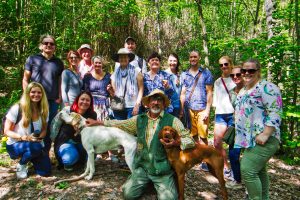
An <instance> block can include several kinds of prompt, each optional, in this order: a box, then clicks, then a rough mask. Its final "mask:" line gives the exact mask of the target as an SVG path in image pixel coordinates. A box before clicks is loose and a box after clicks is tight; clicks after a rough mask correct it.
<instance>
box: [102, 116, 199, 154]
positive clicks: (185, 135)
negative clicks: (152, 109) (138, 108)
mask: <svg viewBox="0 0 300 200" xmlns="http://www.w3.org/2000/svg"><path fill="white" fill-rule="evenodd" d="M163 115H164V111H163V112H161V113H160V115H159V116H158V118H156V119H152V118H151V117H149V114H147V116H148V126H147V128H146V142H147V145H148V147H150V144H151V141H152V138H153V136H154V134H155V132H156V129H157V125H158V124H159V122H160V120H161V119H162V117H163ZM137 117H138V116H134V117H132V118H130V119H127V120H107V121H104V125H105V126H113V127H117V128H119V129H122V130H123V131H125V132H128V133H130V134H132V135H136V134H137V125H136V124H137ZM172 127H173V128H174V129H175V130H176V131H177V132H178V133H179V135H180V136H181V145H180V147H181V149H182V150H184V149H188V148H191V147H194V146H195V143H194V141H193V139H192V138H191V137H190V133H189V132H188V131H187V130H185V128H184V126H183V124H182V122H181V121H180V120H179V119H178V118H176V117H175V118H174V120H173V124H172Z"/></svg>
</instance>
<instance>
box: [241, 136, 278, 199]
mask: <svg viewBox="0 0 300 200" xmlns="http://www.w3.org/2000/svg"><path fill="white" fill-rule="evenodd" d="M278 148H279V141H278V140H277V139H276V138H275V137H273V136H271V137H270V138H269V139H268V141H267V142H266V143H265V144H264V145H258V144H257V145H256V146H255V147H253V148H249V149H246V150H245V151H244V155H243V158H242V160H241V174H242V180H243V181H244V182H245V185H246V188H247V191H248V195H249V199H250V200H269V177H268V174H267V169H266V165H267V162H268V161H269V160H270V158H271V157H272V156H273V155H274V154H275V153H276V151H277V150H278Z"/></svg>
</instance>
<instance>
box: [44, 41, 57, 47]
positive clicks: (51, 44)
mask: <svg viewBox="0 0 300 200" xmlns="http://www.w3.org/2000/svg"><path fill="white" fill-rule="evenodd" d="M43 45H46V46H48V45H50V46H54V45H55V44H54V43H53V42H43Z"/></svg>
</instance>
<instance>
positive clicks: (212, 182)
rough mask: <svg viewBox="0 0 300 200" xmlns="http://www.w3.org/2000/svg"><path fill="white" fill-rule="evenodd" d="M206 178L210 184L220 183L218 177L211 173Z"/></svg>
mask: <svg viewBox="0 0 300 200" xmlns="http://www.w3.org/2000/svg"><path fill="white" fill-rule="evenodd" d="M204 179H205V180H206V181H207V182H209V183H210V184H219V181H218V179H217V178H216V177H214V176H213V175H211V174H209V173H207V174H206V175H205V176H204Z"/></svg>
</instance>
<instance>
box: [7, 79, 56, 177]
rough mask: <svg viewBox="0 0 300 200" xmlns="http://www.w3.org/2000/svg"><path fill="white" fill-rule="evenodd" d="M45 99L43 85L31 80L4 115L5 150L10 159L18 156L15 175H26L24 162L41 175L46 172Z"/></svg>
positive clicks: (49, 169) (45, 174)
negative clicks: (17, 100) (30, 163)
mask: <svg viewBox="0 0 300 200" xmlns="http://www.w3.org/2000/svg"><path fill="white" fill-rule="evenodd" d="M48 114H49V109H48V101H47V97H46V93H45V90H44V88H43V86H42V85H41V84H39V83H36V82H31V83H30V84H29V85H28V86H27V87H26V89H25V90H24V92H23V95H22V97H21V100H20V102H19V103H17V104H15V105H13V106H12V107H11V108H10V110H9V111H8V113H7V115H6V120H5V125H4V134H5V135H6V136H7V137H8V140H7V142H6V143H7V145H6V148H7V152H8V154H9V156H10V157H11V158H12V159H18V158H20V161H19V163H18V164H17V178H19V179H22V178H26V177H27V167H26V165H27V163H28V162H30V161H31V162H32V163H33V167H34V170H35V172H36V173H37V174H39V175H41V176H49V175H50V173H51V163H50V159H49V155H48V153H46V152H45V151H43V148H44V144H43V138H44V137H45V136H46V130H47V121H48Z"/></svg>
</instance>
